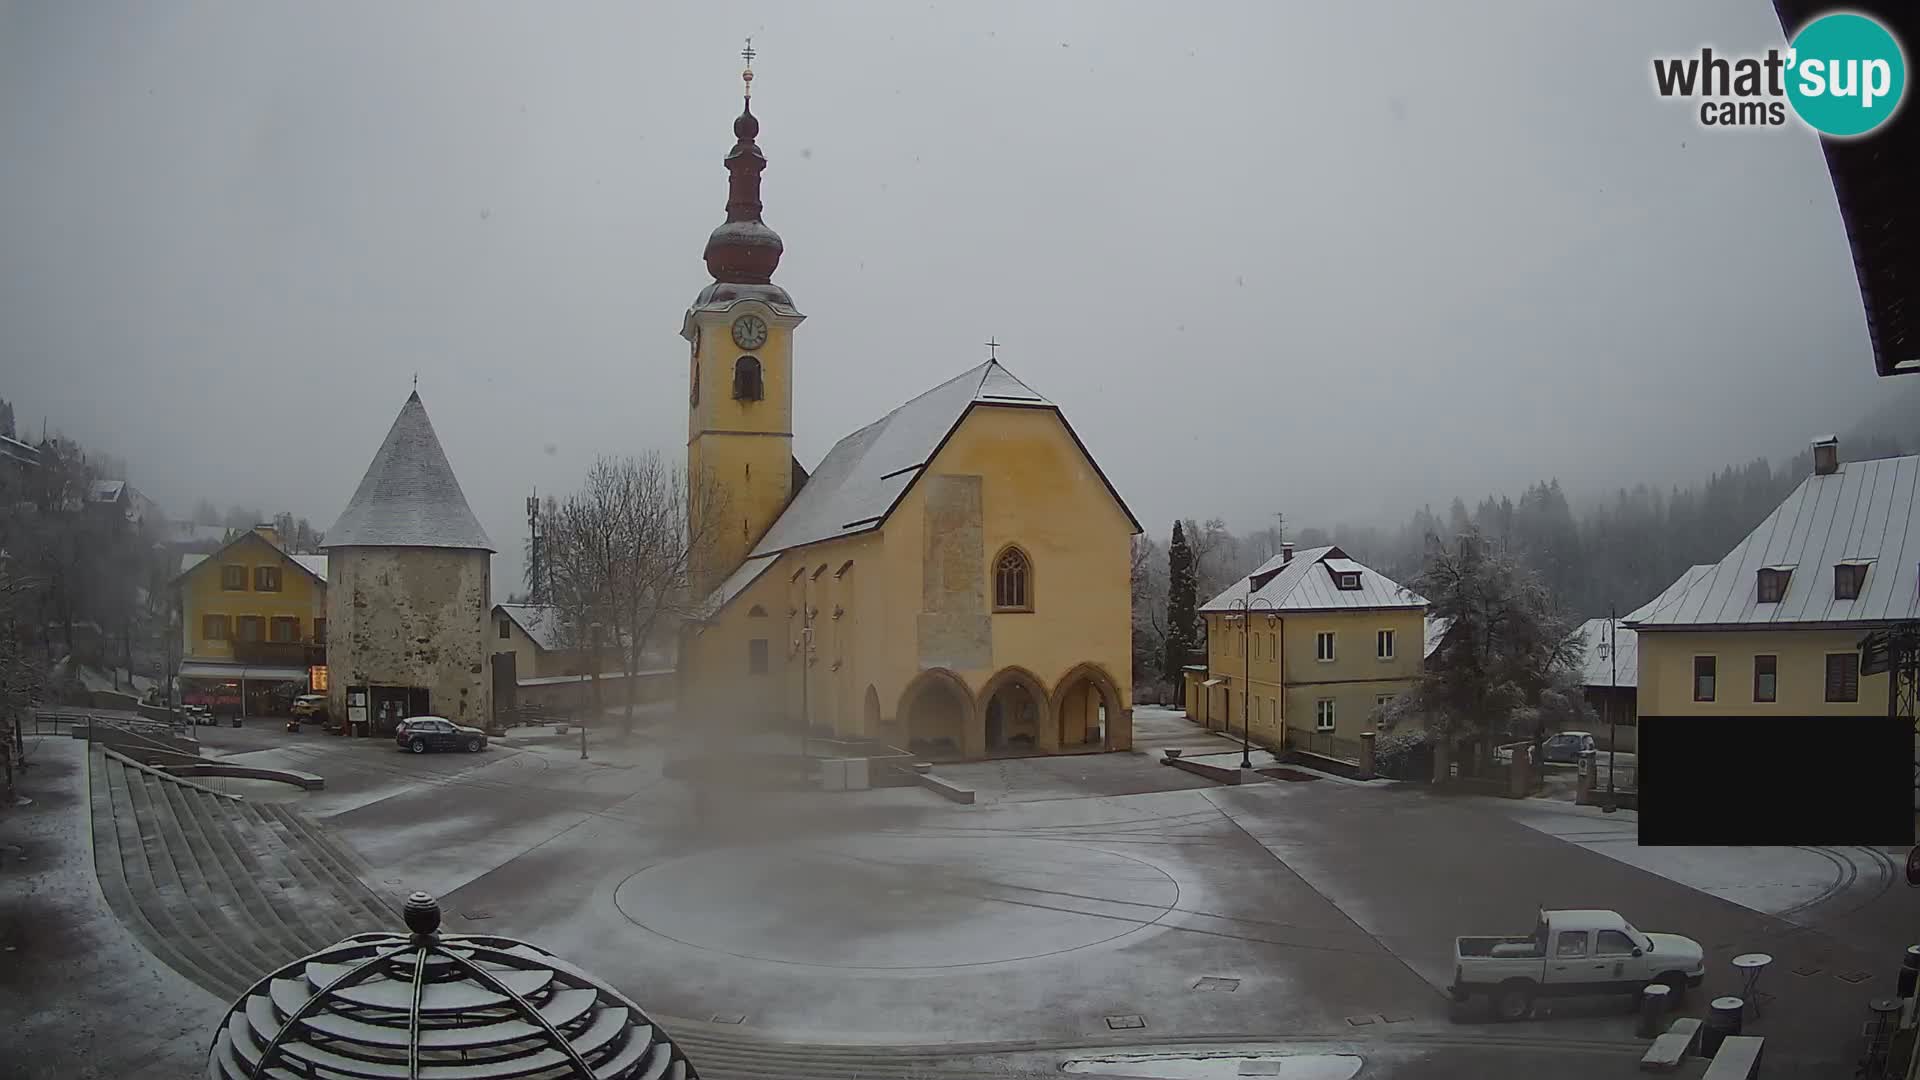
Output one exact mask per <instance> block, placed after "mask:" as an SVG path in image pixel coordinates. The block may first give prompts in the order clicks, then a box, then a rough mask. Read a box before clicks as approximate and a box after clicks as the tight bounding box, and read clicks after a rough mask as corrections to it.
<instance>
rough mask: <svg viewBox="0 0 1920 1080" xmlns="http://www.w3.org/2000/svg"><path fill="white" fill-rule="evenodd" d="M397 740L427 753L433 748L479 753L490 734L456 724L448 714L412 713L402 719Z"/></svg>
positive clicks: (417, 751)
mask: <svg viewBox="0 0 1920 1080" xmlns="http://www.w3.org/2000/svg"><path fill="white" fill-rule="evenodd" d="M393 741H394V742H395V743H396V744H398V745H399V747H400V749H402V750H410V751H412V752H413V753H416V754H424V753H426V752H427V751H429V750H465V751H466V752H468V753H470V754H477V753H479V752H480V751H482V750H485V749H486V748H487V733H486V732H484V731H482V730H480V729H479V728H477V727H467V726H466V725H464V724H456V723H454V722H453V721H451V720H449V719H447V718H446V717H444V716H412V717H408V718H407V719H405V720H402V721H400V723H399V725H398V726H397V727H396V728H395V729H394V736H393Z"/></svg>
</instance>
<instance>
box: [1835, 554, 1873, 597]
mask: <svg viewBox="0 0 1920 1080" xmlns="http://www.w3.org/2000/svg"><path fill="white" fill-rule="evenodd" d="M1867 566H1868V564H1867V563H1865V562H1843V563H1837V564H1835V566H1834V568H1833V598H1834V599H1835V600H1857V599H1859V598H1860V591H1861V590H1862V589H1864V588H1866V586H1867Z"/></svg>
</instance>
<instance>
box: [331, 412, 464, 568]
mask: <svg viewBox="0 0 1920 1080" xmlns="http://www.w3.org/2000/svg"><path fill="white" fill-rule="evenodd" d="M321 546H322V547H323V548H338V547H437V548H477V549H479V550H481V551H492V550H494V547H493V541H491V540H488V539H487V533H486V530H484V529H482V528H481V527H480V522H479V520H478V519H476V518H475V517H474V516H473V510H472V509H471V508H469V507H468V506H467V497H466V495H465V494H464V493H462V492H461V490H460V481H459V480H457V479H455V478H454V475H453V466H452V465H449V464H448V463H447V452H446V451H445V450H442V449H440V438H439V436H437V435H435V434H434V433H433V422H432V421H430V420H428V419H427V407H426V406H425V405H422V404H420V393H419V391H417V390H416V391H414V393H413V395H412V396H411V397H409V398H407V403H406V404H405V405H403V406H401V408H400V415H399V416H398V417H397V418H395V420H394V421H393V428H392V429H391V430H389V431H388V432H387V439H386V441H385V442H383V443H381V444H380V452H379V453H377V454H375V455H373V464H371V465H369V466H367V475H365V476H363V477H361V478H360V487H359V488H358V489H356V490H355V491H354V493H353V499H352V501H350V502H348V503H347V508H346V510H345V511H344V512H342V513H341V515H340V520H338V521H336V522H334V523H333V528H331V529H328V530H327V534H326V542H325V543H323V544H322V545H321Z"/></svg>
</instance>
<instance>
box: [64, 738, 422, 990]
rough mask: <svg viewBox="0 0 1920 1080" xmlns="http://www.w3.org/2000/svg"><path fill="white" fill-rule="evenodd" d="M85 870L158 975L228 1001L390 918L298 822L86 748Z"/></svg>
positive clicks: (331, 849) (348, 868)
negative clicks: (158, 965) (88, 843)
mask: <svg viewBox="0 0 1920 1080" xmlns="http://www.w3.org/2000/svg"><path fill="white" fill-rule="evenodd" d="M88 780H89V784H90V788H91V790H90V792H89V803H90V806H91V808H92V817H93V821H92V828H93V848H94V851H93V854H94V868H95V871H96V873H97V874H98V876H99V879H100V887H101V891H102V893H103V894H104V895H105V896H106V899H107V903H108V905H109V906H110V907H112V908H113V910H114V912H115V913H116V914H118V915H119V916H120V918H121V920H122V921H123V922H125V923H126V924H127V926H128V927H129V929H130V930H131V931H132V932H133V933H134V935H135V937H137V938H138V939H139V940H140V941H141V943H142V944H143V945H145V946H146V947H147V948H148V949H149V950H151V951H152V952H153V953H154V955H156V956H158V957H159V958H160V959H161V960H162V961H164V962H165V963H166V964H167V965H168V966H169V967H172V968H174V969H175V970H177V971H179V972H180V973H181V974H182V975H184V976H186V977H187V978H189V979H191V980H193V981H194V982H196V983H198V984H200V985H201V986H203V987H205V988H207V990H209V991H211V992H212V993H213V994H215V995H216V996H218V997H220V998H222V999H225V1000H232V999H234V998H236V997H238V996H239V994H240V993H241V992H242V991H244V990H246V989H247V988H248V987H249V986H251V985H253V984H254V983H255V982H256V981H258V980H259V979H261V978H264V977H265V976H267V975H268V974H269V973H271V972H272V971H274V970H275V969H277V968H280V967H282V966H284V965H287V964H290V963H293V962H294V961H296V960H299V959H300V958H301V957H304V956H306V955H308V954H309V953H312V952H315V951H317V950H319V949H321V948H324V947H326V946H328V945H331V944H333V943H334V942H336V941H339V940H340V939H342V938H344V937H346V936H348V935H350V934H355V933H363V932H366V931H369V930H394V929H398V928H399V926H400V925H401V924H400V919H399V916H398V915H397V914H396V913H395V912H394V911H393V910H392V908H391V906H390V905H389V904H388V902H387V901H386V900H384V899H383V898H381V897H380V896H378V895H377V894H375V893H373V892H372V891H371V890H370V889H368V888H367V886H366V885H365V884H364V883H363V880H362V877H361V875H360V873H359V872H358V869H357V867H356V866H355V863H354V860H353V858H352V856H351V855H349V854H347V853H345V852H344V851H341V850H339V849H338V847H337V845H336V844H335V842H334V841H332V840H331V839H330V838H328V837H327V836H326V835H325V833H324V831H323V830H321V829H320V828H319V827H318V826H316V825H314V824H312V823H311V822H309V821H307V820H306V818H305V817H304V816H303V815H301V814H300V813H299V812H298V811H295V810H293V809H291V808H289V807H285V806H280V805H276V804H272V803H253V802H249V801H247V800H245V799H242V798H240V797H238V796H232V795H226V794H223V793H221V792H217V791H214V790H212V789H210V788H206V787H202V786H201V785H198V784H194V783H192V782H190V781H186V780H182V779H179V778H176V777H172V776H168V775H166V774H165V773H162V772H160V771H159V770H156V769H151V768H148V767H146V766H143V765H140V764H137V763H135V762H132V761H129V760H127V759H125V758H123V757H120V756H119V755H117V754H113V753H111V752H107V751H105V750H103V749H102V748H100V747H94V748H93V749H92V750H91V751H90V753H89V755H88Z"/></svg>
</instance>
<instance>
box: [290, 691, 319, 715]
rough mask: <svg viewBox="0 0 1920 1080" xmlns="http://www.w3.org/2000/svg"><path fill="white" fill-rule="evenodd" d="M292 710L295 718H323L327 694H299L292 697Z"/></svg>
mask: <svg viewBox="0 0 1920 1080" xmlns="http://www.w3.org/2000/svg"><path fill="white" fill-rule="evenodd" d="M292 712H293V718H294V719H295V720H324V719H325V718H326V715H327V695H325V694H301V695H300V696H299V697H297V698H294V699H293V710H292Z"/></svg>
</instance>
